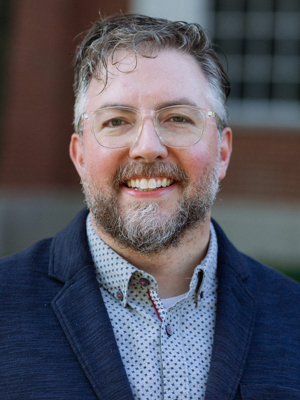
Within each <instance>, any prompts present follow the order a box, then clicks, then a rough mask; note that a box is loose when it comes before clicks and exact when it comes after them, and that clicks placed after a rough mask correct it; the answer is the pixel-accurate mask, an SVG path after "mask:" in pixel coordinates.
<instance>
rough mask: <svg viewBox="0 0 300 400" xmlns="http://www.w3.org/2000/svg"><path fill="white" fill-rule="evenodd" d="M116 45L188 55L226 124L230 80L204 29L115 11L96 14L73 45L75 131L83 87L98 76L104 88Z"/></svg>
mask: <svg viewBox="0 0 300 400" xmlns="http://www.w3.org/2000/svg"><path fill="white" fill-rule="evenodd" d="M121 49H126V50H130V51H134V53H135V56H136V57H137V55H140V56H143V57H148V58H155V57H156V56H157V54H156V55H155V52H159V51H161V50H168V49H174V50H177V51H179V52H183V53H188V54H190V55H192V56H193V57H194V58H195V60H196V61H197V62H198V63H199V65H200V67H201V70H202V72H203V73H204V75H205V77H206V79H207V81H208V84H209V87H210V90H211V93H210V97H209V99H210V101H211V104H212V106H213V107H214V111H215V112H217V114H218V115H219V117H220V119H221V122H222V126H223V127H224V126H227V123H228V122H227V106H226V103H227V98H228V96H229V93H230V83H229V79H228V76H227V73H226V72H225V70H224V67H223V65H222V62H221V60H220V58H219V56H218V54H217V53H216V51H215V50H214V46H213V44H212V42H211V39H210V36H209V35H208V33H207V32H206V31H205V30H204V29H203V28H202V27H201V26H200V25H199V24H196V23H186V22H182V21H177V22H172V21H168V20H166V19H161V18H151V17H147V16H144V15H137V14H128V15H121V14H120V15H119V14H118V15H113V16H110V17H108V18H100V20H99V21H97V22H95V23H94V24H93V25H92V27H91V29H90V30H89V31H88V32H87V33H86V35H85V37H84V39H83V41H82V43H81V44H80V45H79V46H78V49H77V54H76V58H75V80H74V91H75V108H74V127H75V130H76V131H78V128H79V122H80V117H81V115H82V114H83V113H84V111H85V107H86V92H87V90H88V87H89V84H90V82H91V80H92V79H93V78H94V79H97V80H101V81H103V83H104V87H103V89H102V90H104V89H105V87H106V85H107V81H108V65H109V62H111V63H112V64H113V58H114V53H115V52H116V51H117V50H121ZM153 54H154V55H153Z"/></svg>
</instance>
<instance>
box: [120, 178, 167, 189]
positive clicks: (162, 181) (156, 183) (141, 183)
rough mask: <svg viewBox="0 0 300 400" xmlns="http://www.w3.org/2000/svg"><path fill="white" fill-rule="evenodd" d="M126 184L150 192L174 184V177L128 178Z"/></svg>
mask: <svg viewBox="0 0 300 400" xmlns="http://www.w3.org/2000/svg"><path fill="white" fill-rule="evenodd" d="M124 183H125V186H127V187H129V188H131V189H134V190H138V191H142V192H150V191H153V190H157V189H160V188H166V187H168V186H171V185H173V184H174V179H169V178H135V179H129V180H126V181H125V182H124Z"/></svg>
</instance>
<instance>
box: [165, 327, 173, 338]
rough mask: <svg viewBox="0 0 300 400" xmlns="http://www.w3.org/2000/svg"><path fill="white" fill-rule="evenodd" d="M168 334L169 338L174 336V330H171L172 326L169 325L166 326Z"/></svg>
mask: <svg viewBox="0 0 300 400" xmlns="http://www.w3.org/2000/svg"><path fill="white" fill-rule="evenodd" d="M166 332H167V334H168V336H172V335H173V330H172V328H171V325H169V324H168V325H167V326H166Z"/></svg>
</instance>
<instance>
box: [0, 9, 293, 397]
mask: <svg viewBox="0 0 300 400" xmlns="http://www.w3.org/2000/svg"><path fill="white" fill-rule="evenodd" d="M229 91H230V88H229V82H228V78H227V76H226V73H225V72H224V70H223V67H222V65H221V63H220V61H219V59H218V57H217V55H216V53H215V52H214V51H213V49H212V45H211V43H210V40H209V38H208V37H207V35H206V33H205V32H204V31H203V30H202V28H201V27H200V26H199V25H196V24H186V23H183V22H170V21H166V20H162V19H153V18H149V17H144V16H136V15H128V16H126V15H125V16H114V17H110V18H108V19H106V20H101V21H98V22H97V23H95V24H94V25H93V27H92V28H91V30H90V31H89V32H88V33H87V35H86V37H85V38H84V40H83V42H82V44H81V46H80V47H79V49H78V53H77V59H76V72H75V93H76V105H75V128H76V133H74V134H73V136H72V139H71V144H70V155H71V159H72V161H73V163H74V165H75V167H76V169H77V171H78V173H79V175H80V178H81V181H82V185H83V190H84V194H85V197H86V202H87V205H88V209H89V212H88V211H87V210H84V211H83V212H82V213H80V214H79V215H78V216H77V217H76V219H75V220H74V221H73V222H72V223H71V224H70V225H69V226H68V227H67V228H66V229H65V230H63V231H62V232H60V233H59V234H58V235H56V236H55V237H54V238H53V239H49V240H44V241H42V242H39V243H37V244H36V245H34V246H33V247H31V248H29V249H26V250H24V251H23V252H21V253H19V254H17V255H13V256H11V257H8V258H6V259H4V260H3V261H2V264H1V269H0V271H1V280H0V282H1V307H2V312H1V327H2V328H1V338H0V346H1V353H0V354H1V357H2V363H1V364H2V366H1V367H0V371H1V372H0V378H1V379H0V388H1V390H2V392H1V394H2V398H5V399H27V398H28V399H29V398H30V399H42V398H44V399H110V400H111V399H116V400H117V399H118V400H119V399H124V400H129V399H143V400H146V399H151V400H152V399H154V400H157V399H204V398H205V399H214V400H215V399H224V400H225V399H226V400H227V399H228V400H229V399H300V357H299V355H300V354H299V353H300V350H299V344H300V338H299V337H300V335H299V333H300V331H299V328H300V322H299V321H300V311H299V300H298V299H299V296H300V289H299V285H297V284H296V283H294V282H292V281H290V280H288V279H287V278H285V277H283V276H281V275H280V274H278V273H276V272H274V271H272V270H270V269H268V268H267V267H265V266H262V265H261V264H259V263H257V262H256V261H254V260H252V259H250V258H248V257H246V256H245V255H242V254H241V253H239V252H238V251H237V250H236V249H235V248H234V247H233V246H232V245H231V244H230V243H229V241H228V240H227V238H226V237H225V235H224V233H223V232H222V231H221V229H220V228H219V226H218V225H217V224H216V223H215V222H214V223H211V218H210V212H211V206H212V204H213V201H214V199H215V196H216V194H217V191H218V184H219V181H220V180H222V179H223V178H224V177H225V174H226V170H227V167H228V163H229V159H230V154H231V130H230V128H229V127H228V125H227V113H226V100H227V97H228V95H229Z"/></svg>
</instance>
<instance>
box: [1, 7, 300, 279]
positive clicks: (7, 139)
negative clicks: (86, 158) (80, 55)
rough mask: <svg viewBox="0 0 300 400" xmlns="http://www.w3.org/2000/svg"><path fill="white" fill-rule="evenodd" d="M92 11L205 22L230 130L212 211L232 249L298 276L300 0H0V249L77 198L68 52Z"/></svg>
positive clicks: (23, 238)
mask: <svg viewBox="0 0 300 400" xmlns="http://www.w3.org/2000/svg"><path fill="white" fill-rule="evenodd" d="M99 11H100V12H101V14H102V15H110V14H112V13H116V12H119V11H122V12H123V13H129V12H130V13H131V12H137V13H142V14H147V15H151V16H156V17H164V18H169V19H173V20H185V21H189V22H198V23H200V24H201V25H202V26H204V27H205V28H207V29H208V30H209V31H210V32H211V35H212V37H213V39H214V42H215V43H216V44H217V45H218V46H220V47H221V48H222V49H223V50H224V51H225V53H226V55H227V62H228V72H229V76H230V78H231V81H232V95H231V99H230V102H229V112H230V124H231V126H232V128H233V132H234V152H233V156H232V160H231V165H230V168H229V172H228V176H227V177H226V179H225V181H224V182H223V183H222V190H221V192H220V193H219V197H218V200H217V202H216V204H215V206H214V208H213V216H214V218H215V219H216V220H217V221H218V222H219V223H220V224H221V226H222V227H223V229H224V230H225V232H226V233H227V235H228V236H229V238H230V239H231V240H232V241H233V242H234V244H235V245H236V246H237V247H238V248H239V249H240V250H242V251H244V252H246V253H248V254H249V255H251V256H253V257H255V258H257V259H259V260H260V261H262V262H265V263H267V264H269V265H270V266H272V267H274V268H277V269H280V270H281V271H283V272H284V273H286V274H288V275H290V276H292V277H294V278H295V279H299V280H300V178H299V175H300V157H299V155H300V61H299V60H300V2H299V0H264V1H261V0H214V1H212V0H151V1H149V0H113V1H112V0H85V1H82V0H0V106H1V107H0V254H1V255H6V254H9V253H12V252H15V251H18V250H20V249H22V248H24V247H26V246H28V245H30V244H32V243H34V242H35V241H37V240H39V239H42V238H44V237H47V236H52V235H54V234H55V233H56V232H57V231H58V230H60V229H61V228H63V227H64V226H65V225H66V224H67V223H68V222H69V221H70V220H71V219H72V218H73V217H74V215H75V214H76V212H77V211H78V210H80V209H81V208H82V207H83V196H82V194H81V188H80V184H79V178H78V176H77V174H76V172H75V169H74V167H73V165H72V164H71V161H70V159H69V156H68V144H69V140H70V136H71V134H72V132H73V129H72V116H73V91H72V81H73V69H72V60H73V57H74V51H75V47H76V43H78V39H77V40H76V36H77V35H78V34H79V33H80V32H82V31H84V30H86V29H88V28H89V27H90V26H91V23H92V22H93V21H95V20H96V19H97V18H98V12H99ZM225 62H226V61H225Z"/></svg>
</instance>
